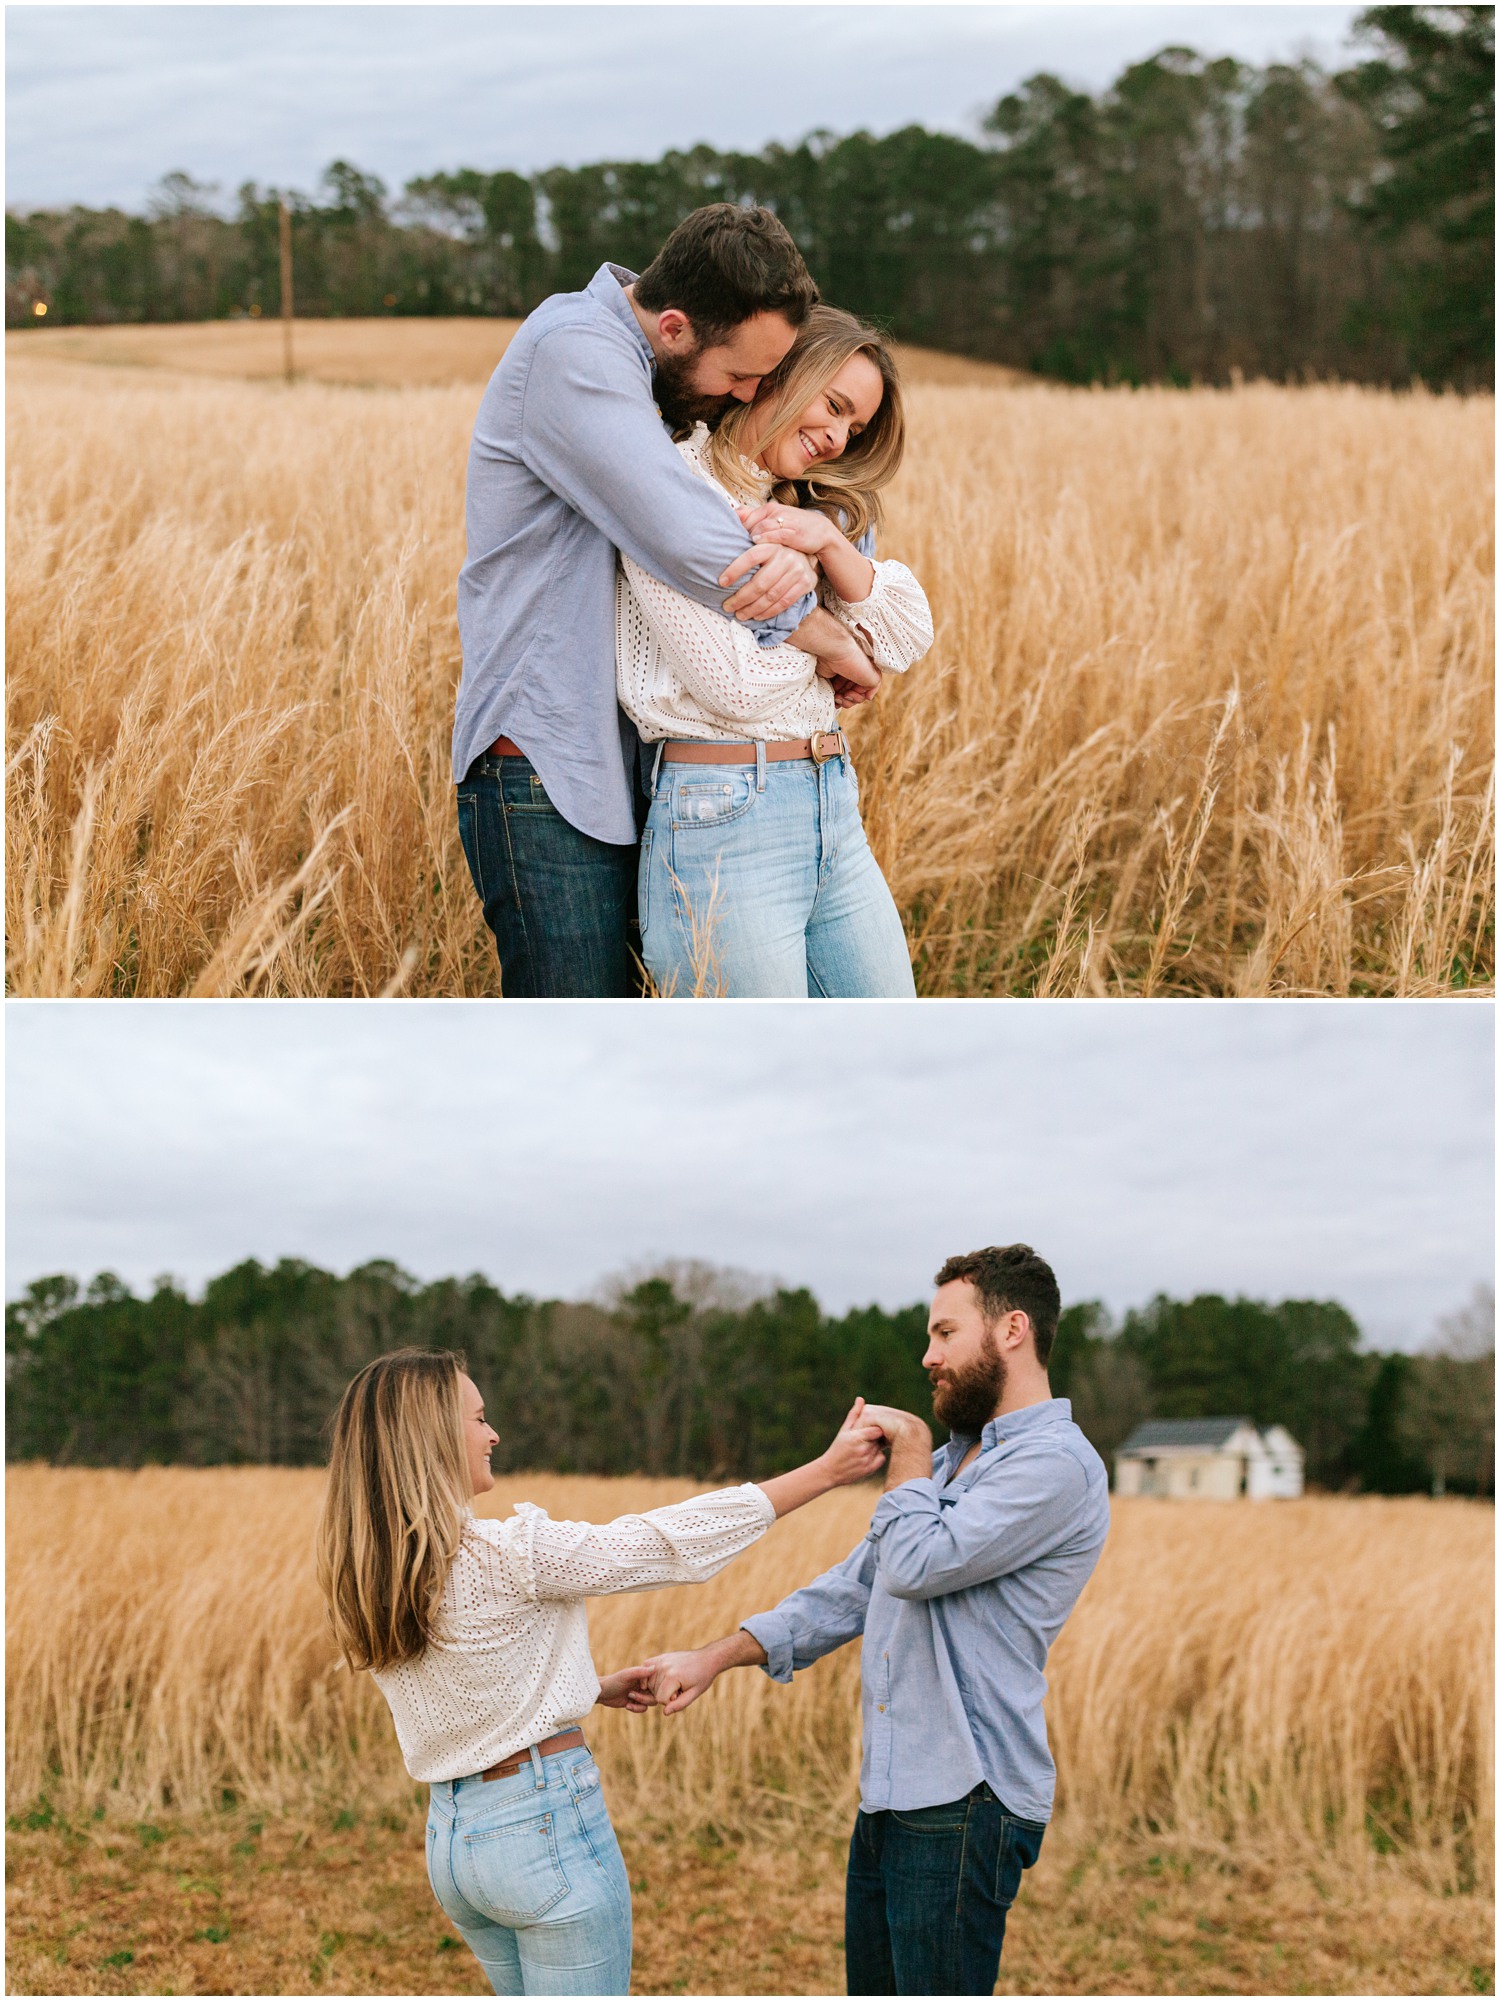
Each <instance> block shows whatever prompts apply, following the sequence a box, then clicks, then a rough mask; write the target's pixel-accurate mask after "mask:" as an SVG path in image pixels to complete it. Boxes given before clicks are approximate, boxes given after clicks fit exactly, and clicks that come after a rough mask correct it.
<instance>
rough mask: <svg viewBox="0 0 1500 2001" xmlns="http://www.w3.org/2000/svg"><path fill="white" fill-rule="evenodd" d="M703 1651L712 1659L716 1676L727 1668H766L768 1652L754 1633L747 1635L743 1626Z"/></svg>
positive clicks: (713, 1642) (715, 1641)
mask: <svg viewBox="0 0 1500 2001" xmlns="http://www.w3.org/2000/svg"><path fill="white" fill-rule="evenodd" d="M703 1651H704V1652H705V1653H706V1654H708V1655H710V1656H711V1657H712V1662H713V1670H714V1673H715V1674H722V1673H723V1672H724V1670H725V1668H732V1667H764V1666H765V1664H766V1658H767V1657H766V1650H765V1648H764V1647H763V1646H762V1645H761V1643H760V1641H759V1640H758V1639H756V1637H755V1635H754V1633H747V1632H746V1631H745V1629H744V1627H743V1626H740V1627H738V1628H737V1629H736V1630H735V1631H734V1632H732V1633H729V1634H726V1635H725V1637H724V1638H723V1639H722V1640H714V1641H712V1642H711V1644H710V1645H708V1646H706V1647H705V1648H704V1649H703Z"/></svg>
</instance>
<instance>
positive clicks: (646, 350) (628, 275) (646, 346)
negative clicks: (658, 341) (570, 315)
mask: <svg viewBox="0 0 1500 2001" xmlns="http://www.w3.org/2000/svg"><path fill="white" fill-rule="evenodd" d="M638 275H639V274H638V273H636V272H634V271H627V270H626V269H625V266H624V265H623V264H601V265H600V266H599V269H598V270H597V271H596V272H595V273H594V275H593V277H592V278H590V280H589V282H588V285H587V286H586V288H585V289H586V290H587V292H588V295H589V297H590V298H591V299H597V300H598V301H599V303H600V305H602V306H604V307H605V308H606V309H607V310H608V311H609V312H612V313H613V314H614V315H615V317H616V318H617V319H618V320H619V322H620V324H621V325H622V326H623V327H625V328H626V329H627V330H628V331H629V332H630V333H631V334H633V335H634V336H635V343H636V346H637V347H638V348H639V349H640V350H641V353H642V354H643V355H644V356H645V357H646V366H647V367H648V368H649V369H651V370H652V371H653V372H654V371H655V368H656V356H655V355H654V354H653V353H652V352H651V343H650V341H649V340H647V338H646V336H645V334H644V333H643V332H642V331H641V323H640V321H639V320H638V319H637V318H636V316H635V314H634V312H633V311H632V310H631V305H630V301H629V299H627V298H626V296H625V287H626V286H627V285H633V284H634V283H635V281H636V278H637V276H638Z"/></svg>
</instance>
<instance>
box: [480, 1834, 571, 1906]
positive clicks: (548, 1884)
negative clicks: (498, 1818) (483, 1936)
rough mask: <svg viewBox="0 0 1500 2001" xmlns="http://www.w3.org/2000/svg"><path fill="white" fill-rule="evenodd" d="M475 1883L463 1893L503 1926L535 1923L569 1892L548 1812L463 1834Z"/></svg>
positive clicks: (555, 1835)
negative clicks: (532, 1818)
mask: <svg viewBox="0 0 1500 2001" xmlns="http://www.w3.org/2000/svg"><path fill="white" fill-rule="evenodd" d="M464 1847H465V1848H466V1849H467V1851H468V1857H469V1874H470V1876H471V1877H472V1879H473V1880H472V1883H471V1884H465V1885H464V1891H465V1895H467V1896H468V1898H469V1900H470V1902H471V1903H472V1904H473V1905H474V1907H475V1909H476V1910H480V1911H483V1913H484V1914H485V1916H486V1917H487V1918H492V1919H493V1920H494V1921H495V1923H496V1924H500V1925H531V1924H535V1923H536V1921H537V1919H538V1918H540V1917H545V1916H546V1914H547V1912H548V1911H550V1910H551V1909H552V1907H553V1905H554V1904H560V1903H561V1902H562V1900H563V1898H564V1897H565V1896H567V1894H568V1888H569V1885H568V1879H567V1876H566V1875H565V1874H564V1873H563V1866H562V1861H561V1859H560V1857H559V1856H558V1852H557V1829H556V1827H555V1825H554V1823H553V1818H552V1815H551V1814H550V1813H544V1814H540V1815H538V1817H537V1818H536V1819H535V1820H517V1821H511V1822H509V1823H508V1824H507V1825H505V1826H503V1827H491V1828H476V1829H475V1830H474V1832H473V1833H471V1834H466V1835H465V1836H464Z"/></svg>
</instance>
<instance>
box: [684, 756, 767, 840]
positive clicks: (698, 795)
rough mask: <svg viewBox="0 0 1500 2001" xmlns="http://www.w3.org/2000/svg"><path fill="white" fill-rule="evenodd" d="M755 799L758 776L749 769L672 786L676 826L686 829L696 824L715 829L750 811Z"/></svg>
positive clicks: (696, 826)
mask: <svg viewBox="0 0 1500 2001" xmlns="http://www.w3.org/2000/svg"><path fill="white" fill-rule="evenodd" d="M754 799H755V779H754V776H753V774H752V773H751V772H748V771H735V772H734V773H733V774H732V776H730V777H728V778H715V779H704V780H697V779H695V780H693V781H691V782H690V783H682V784H678V785H676V786H674V787H673V789H672V826H673V828H674V829H675V830H677V831H679V832H683V833H689V832H692V831H693V830H694V829H695V828H696V829H702V830H707V831H709V832H712V830H713V829H714V828H716V827H723V826H726V825H727V824H728V823H729V822H730V821H731V820H738V819H739V818H740V817H741V815H742V814H745V813H748V812H749V811H750V807H751V805H752V803H753V802H754Z"/></svg>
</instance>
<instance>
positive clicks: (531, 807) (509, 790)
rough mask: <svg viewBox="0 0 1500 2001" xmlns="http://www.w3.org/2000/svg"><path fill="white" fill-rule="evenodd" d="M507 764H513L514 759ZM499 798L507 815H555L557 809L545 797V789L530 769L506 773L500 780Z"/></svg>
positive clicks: (508, 760)
mask: <svg viewBox="0 0 1500 2001" xmlns="http://www.w3.org/2000/svg"><path fill="white" fill-rule="evenodd" d="M506 762H507V763H509V764H513V763H514V762H515V759H514V758H508V759H507V760H506ZM500 796H501V798H502V800H503V801H504V803H505V810H506V812H507V813H556V811H557V808H556V807H555V806H554V805H553V803H552V801H551V800H550V799H549V798H548V797H547V788H546V786H545V785H543V783H542V781H541V779H540V778H538V777H537V775H536V773H535V772H534V771H532V770H530V769H527V770H524V771H507V772H505V773H504V774H503V776H502V777H501V780H500Z"/></svg>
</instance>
